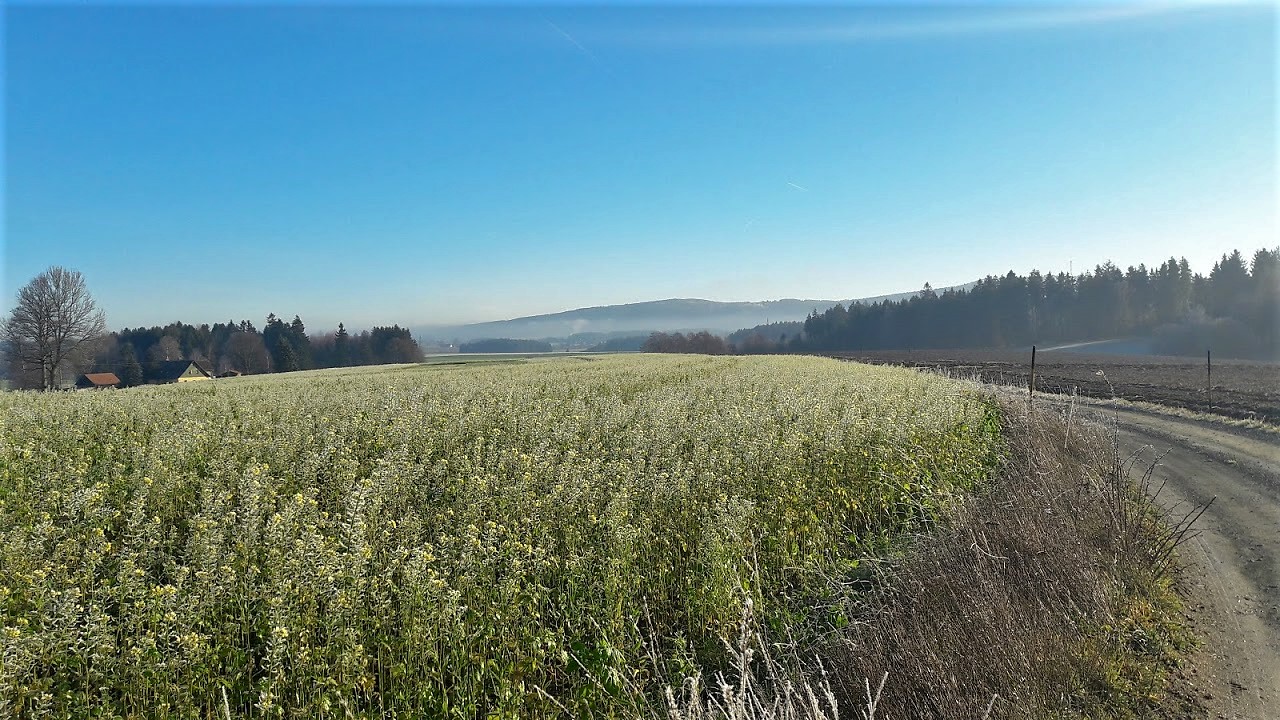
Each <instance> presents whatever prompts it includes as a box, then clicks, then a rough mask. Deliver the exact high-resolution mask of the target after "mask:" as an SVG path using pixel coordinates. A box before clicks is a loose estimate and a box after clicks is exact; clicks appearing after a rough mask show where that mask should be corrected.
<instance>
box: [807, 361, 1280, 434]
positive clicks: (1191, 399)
mask: <svg viewBox="0 0 1280 720" xmlns="http://www.w3.org/2000/svg"><path fill="white" fill-rule="evenodd" d="M832 356H833V357H838V358H841V359H845V360H855V361H858V362H867V363H874V364H891V365H906V366H909V367H920V368H930V369H935V370H940V371H942V372H946V373H949V374H952V375H955V376H961V377H967V378H972V379H975V380H978V381H980V382H987V383H992V384H996V385H1013V386H1018V387H1024V388H1025V387H1027V386H1028V384H1029V380H1030V375H1031V353H1030V352H1029V351H1027V352H1022V351H1016V350H912V351H868V352H851V353H832ZM1208 380H1209V378H1208V372H1207V368H1206V365H1205V360H1204V359H1203V358H1199V359H1192V358H1185V357H1165V356H1158V355H1148V356H1117V355H1085V354H1077V353H1071V352H1063V351H1049V352H1043V353H1038V354H1037V357H1036V380H1035V388H1036V391H1037V392H1044V393H1061V394H1071V393H1072V392H1075V393H1077V394H1079V395H1082V396H1085V397H1093V398H1103V399H1109V398H1112V397H1118V398H1121V399H1124V400H1136V401H1142V402H1148V403H1154V404H1158V405H1166V406H1170V407H1177V408H1183V409H1186V410H1193V411H1197V412H1210V413H1213V414H1217V415H1223V416H1226V417H1231V418H1237V419H1246V420H1260V421H1263V422H1268V423H1280V363H1267V362H1255V361H1245V360H1217V359H1215V360H1214V361H1213V385H1212V391H1210V386H1209V382H1208Z"/></svg>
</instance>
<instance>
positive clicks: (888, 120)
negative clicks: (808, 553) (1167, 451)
mask: <svg viewBox="0 0 1280 720" xmlns="http://www.w3.org/2000/svg"><path fill="white" fill-rule="evenodd" d="M6 5H7V7H6V8H5V9H4V10H3V12H4V13H5V15H4V24H5V29H4V62H5V68H4V79H5V85H6V87H5V112H4V122H5V128H4V153H5V159H4V168H5V173H4V183H5V185H4V197H5V208H4V209H5V220H4V223H3V225H4V254H3V257H4V270H3V282H4V287H3V290H4V298H5V303H6V305H7V304H8V303H9V302H11V300H12V297H13V294H14V293H15V292H16V290H17V288H18V287H19V286H20V285H21V284H22V283H25V282H26V281H27V280H28V279H30V278H31V277H32V276H34V275H35V274H36V273H38V272H40V271H41V270H43V269H44V268H45V267H47V266H49V265H54V264H60V265H64V266H68V267H72V268H75V269H78V270H80V271H82V272H83V273H84V274H85V275H86V277H87V279H88V281H89V285H90V288H91V289H92V290H93V291H94V293H95V295H96V296H97V298H98V299H99V301H100V303H101V304H102V305H103V306H104V307H105V309H106V310H107V314H108V321H109V324H110V325H111V326H112V327H117V328H118V327H121V326H136V325H140V324H147V325H150V324H163V323H166V322H169V321H172V320H178V319H181V320H184V321H186V322H196V323H198V322H213V321H221V320H226V319H230V318H235V319H239V318H248V319H251V320H253V321H255V322H258V323H260V322H261V319H262V318H263V317H265V316H266V314H267V313H269V312H275V313H277V314H279V315H283V316H286V317H292V316H293V315H294V314H301V315H302V317H303V319H304V320H305V321H306V322H307V325H308V327H309V328H310V329H313V330H321V331H323V330H326V329H329V328H331V327H333V326H334V325H336V323H337V322H338V321H339V320H342V321H345V322H346V323H347V324H348V325H350V326H353V327H357V328H359V327H366V326H368V325H370V324H374V323H378V324H381V323H387V324H389V323H392V322H397V323H401V324H410V325H419V324H435V323H453V322H463V321H473V320H489V319H501V318H508V317H514V316H520V315H528V314H535V313H541V312H550V311H557V310H564V309H569V308H573V307H580V306H588V305H603V304H612V303H621V302H632V301H640V300H653V299H661V298H668V297H701V298H709V299H715V300H761V299H775V298H781V297H803V298H850V297H862V296H868V295H878V294H883V293H890V292H897V291H903V290H911V289H915V288H918V287H920V286H921V285H922V284H923V283H924V282H926V281H928V282H931V283H932V284H933V285H935V286H945V285H950V284H956V283H962V282H967V281H970V280H973V279H976V278H978V277H980V276H983V275H987V274H993V273H1001V272H1004V271H1007V270H1010V269H1013V270H1016V271H1018V272H1026V271H1028V270H1030V269H1032V268H1039V269H1041V270H1049V271H1057V270H1066V269H1067V268H1068V265H1069V264H1070V263H1072V262H1074V267H1075V270H1076V271H1080V270H1081V269H1083V268H1084V267H1092V266H1093V265H1094V264H1096V263H1099V262H1101V261H1103V260H1107V259H1111V260H1113V261H1114V262H1116V263H1117V264H1118V265H1121V266H1122V267H1123V266H1126V265H1128V264H1137V263H1138V262H1147V263H1152V262H1156V263H1158V262H1159V261H1161V260H1162V259H1164V258H1167V257H1169V256H1170V255H1177V256H1183V255H1185V256H1186V257H1187V258H1188V259H1189V260H1190V261H1191V263H1192V266H1193V267H1195V268H1196V269H1197V270H1200V271H1202V272H1207V271H1208V269H1209V267H1210V266H1211V264H1212V262H1213V259H1214V258H1215V257H1217V256H1218V255H1220V254H1222V253H1223V252H1225V251H1228V250H1230V249H1231V248H1233V247H1239V248H1240V249H1241V250H1245V251H1248V252H1252V250H1254V249H1256V248H1259V247H1263V246H1268V247H1270V246H1274V245H1276V244H1277V243H1278V242H1280V241H1278V240H1277V211H1276V207H1277V200H1278V197H1277V180H1276V171H1277V159H1276V158H1277V145H1276V134H1277V130H1276V110H1277V96H1276V93H1277V86H1276V61H1277V54H1276V53H1277V48H1276V32H1277V12H1276V8H1275V6H1273V5H1267V4H1252V5H1235V4H1221V3H1215V4H1210V5H1202V4H1194V5H1192V4H1177V5H1153V4H1127V5H1123V4H1062V3H1056V4H1053V5H1032V4H1027V3H1022V4H1012V3H999V4H987V5H980V6H973V5H967V6H959V5H913V6H910V7H902V6H886V5H868V6H862V7H858V8H852V9H851V8H831V7H827V8H824V7H820V6H808V7H806V8H804V9H797V8H791V7H788V6H784V5H767V4H763V5H762V4H756V5H744V6H737V7H717V8H713V9H707V8H701V9H699V8H692V7H681V6H677V5H671V4H666V5H652V4H650V5H633V6H631V7H625V8H617V7H614V8H605V7H600V6H583V5H564V4H560V5H530V6H525V5H504V6H490V7H481V8H461V7H446V6H428V5H422V4H403V3H402V4H390V5H385V4H384V5H380V6H378V7H376V8H375V7H361V6H358V5H334V4H323V5H321V4H316V5H308V4H305V3H298V2H295V3H287V2H286V3H283V4H278V5H276V6H273V7H270V8H252V7H245V6H244V5H243V4H241V3H235V2H224V3H207V4H203V5H198V6H192V5H181V4H175V3H169V4H160V3H152V4H147V5H132V6H130V5H123V6H122V5H110V6H95V4H93V3H90V4H89V6H87V7H86V6H85V4H84V3H78V4H75V5H67V4H64V5H55V6H51V7H50V6H47V5H46V6H37V5H35V4H22V3H14V2H10V3H6Z"/></svg>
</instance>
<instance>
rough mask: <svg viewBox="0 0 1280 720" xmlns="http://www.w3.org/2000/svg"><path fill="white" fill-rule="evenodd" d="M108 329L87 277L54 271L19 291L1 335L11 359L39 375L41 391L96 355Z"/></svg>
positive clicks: (43, 273) (68, 271)
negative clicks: (62, 374)
mask: <svg viewBox="0 0 1280 720" xmlns="http://www.w3.org/2000/svg"><path fill="white" fill-rule="evenodd" d="M106 327H107V319H106V315H105V314H104V313H103V312H102V310H100V309H99V308H98V305H97V303H95V302H94V300H93V296H92V295H91V294H90V293H89V288H88V286H87V285H85V282H84V276H83V275H81V274H80V273H79V272H78V271H76V270H68V269H66V268H63V267H57V266H54V267H51V268H49V269H48V270H45V271H44V272H42V273H40V274H39V275H37V276H36V277H35V278H34V279H33V280H32V281H31V282H29V283H27V284H26V285H25V286H23V288H22V289H21V290H19V291H18V305H17V307H15V308H14V309H13V312H12V313H10V315H9V318H8V319H7V320H6V321H5V322H4V325H3V328H0V331H2V332H3V336H4V340H5V342H6V345H7V350H8V353H9V355H10V359H11V360H16V361H17V363H18V364H19V366H20V367H22V368H24V369H27V368H30V369H34V370H38V371H39V384H38V386H39V387H42V388H44V389H46V390H48V389H49V388H52V387H54V385H55V382H56V380H57V379H58V375H59V373H60V372H61V371H62V370H63V369H64V368H65V366H67V365H74V364H76V363H78V362H79V361H81V360H83V359H84V358H85V357H86V356H91V355H92V351H93V349H94V345H95V343H96V341H97V340H98V339H99V338H101V337H102V335H103V333H104V332H105V331H106ZM33 384H34V383H33Z"/></svg>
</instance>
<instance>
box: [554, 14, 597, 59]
mask: <svg viewBox="0 0 1280 720" xmlns="http://www.w3.org/2000/svg"><path fill="white" fill-rule="evenodd" d="M542 19H543V20H546V22H547V24H548V25H550V26H551V29H552V30H555V31H556V32H558V33H560V35H561V37H563V38H564V39H565V40H568V41H569V42H571V43H573V46H574V47H576V48H578V49H579V50H581V51H582V54H583V55H586V56H587V57H588V58H590V59H591V62H593V63H595V64H596V65H600V58H598V57H596V55H595V53H593V52H591V51H590V50H588V49H586V48H585V47H583V45H582V43H580V42H578V41H577V40H576V39H575V38H574V37H573V36H572V35H570V34H569V33H567V32H565V31H564V28H562V27H560V26H559V25H557V24H555V23H553V22H551V21H550V20H549V19H547V18H542ZM600 67H602V68H603V67H604V66H603V65H600Z"/></svg>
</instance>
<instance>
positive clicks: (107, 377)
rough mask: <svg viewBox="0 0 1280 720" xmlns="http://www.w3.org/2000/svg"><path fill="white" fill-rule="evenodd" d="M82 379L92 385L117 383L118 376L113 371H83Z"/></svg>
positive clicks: (118, 380) (118, 381)
mask: <svg viewBox="0 0 1280 720" xmlns="http://www.w3.org/2000/svg"><path fill="white" fill-rule="evenodd" d="M84 379H85V380H88V381H89V382H90V383H93V384H94V385H119V384H120V378H118V377H116V374H115V373H109V372H105V373H85V374H84Z"/></svg>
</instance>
